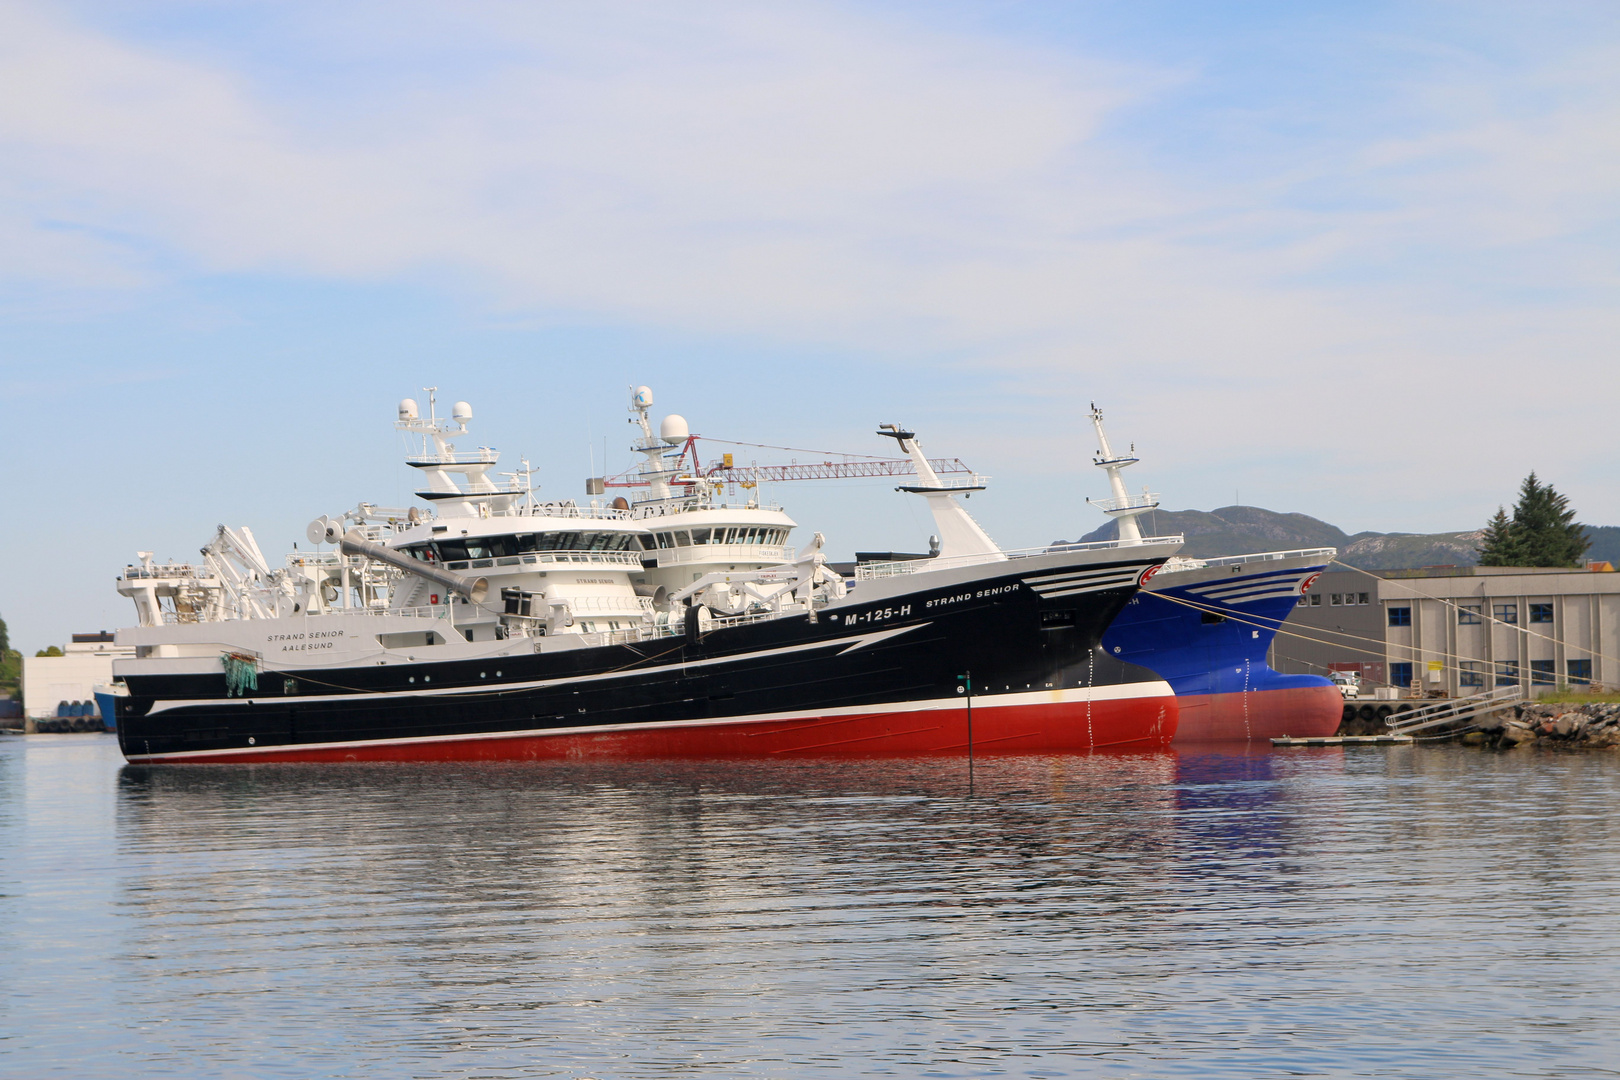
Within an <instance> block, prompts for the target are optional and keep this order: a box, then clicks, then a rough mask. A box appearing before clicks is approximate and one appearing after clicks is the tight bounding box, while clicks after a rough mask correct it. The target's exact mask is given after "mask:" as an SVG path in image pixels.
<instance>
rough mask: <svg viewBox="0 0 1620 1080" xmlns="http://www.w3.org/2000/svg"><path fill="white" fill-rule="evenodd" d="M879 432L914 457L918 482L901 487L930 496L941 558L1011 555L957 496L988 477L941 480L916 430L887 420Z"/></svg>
mask: <svg viewBox="0 0 1620 1080" xmlns="http://www.w3.org/2000/svg"><path fill="white" fill-rule="evenodd" d="M878 434H879V435H886V436H888V437H889V438H891V439H893V440H894V441H895V442H897V443H899V444H900V449H901V450H902V451H904V452H905V454H906V455H907V456H908V457H910V458H911V465H912V468H914V469H915V470H916V472H917V481H918V482H917V483H916V484H907V485H903V486H901V487H900V488H898V489H897V490H900V491H909V492H911V493H912V494H914V495H921V496H922V497H923V498H925V499H927V500H928V509H929V510H930V511H931V512H932V513H933V515H934V525H935V526H936V527H937V528H938V529H939V540H940V547H939V555H940V557H941V558H947V559H952V558H964V557H975V556H977V557H982V558H983V559H984V560H985V561H987V562H988V561H991V560H995V559H1005V558H1006V557H1007V556H1006V555H1005V554H1003V553H1002V550H1001V548H999V547H997V546H996V542H995V541H994V540H992V539H990V534H989V533H986V532H985V531H984V529H982V528H981V527H980V526H979V523H978V522H977V521H974V520H973V516H972V515H971V514H969V513H968V512H967V508H966V507H964V506H963V505H962V504H961V503H959V502H957V501H956V499H955V497H954V496H955V495H957V494H961V495H964V496H965V495H968V494H970V493H971V492H975V491H983V490H984V477H981V476H977V475H974V476H970V477H969V478H968V479H966V480H959V481H945V480H941V479H940V478H939V474H938V473H937V472H935V471H934V467H933V465H932V464H930V463H929V460H928V458H927V457H925V456H924V455H923V452H922V447H921V446H919V445H918V444H917V436H916V433H915V432H911V431H906V430H905V429H903V428H901V427H900V425H898V424H883V425H881V426H880V427H879V428H878Z"/></svg>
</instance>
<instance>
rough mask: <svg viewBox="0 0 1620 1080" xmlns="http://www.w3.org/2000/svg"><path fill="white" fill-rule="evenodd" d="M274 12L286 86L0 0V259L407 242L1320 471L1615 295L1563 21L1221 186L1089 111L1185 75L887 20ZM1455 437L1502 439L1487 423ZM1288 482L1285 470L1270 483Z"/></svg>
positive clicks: (1514, 365) (305, 259)
mask: <svg viewBox="0 0 1620 1080" xmlns="http://www.w3.org/2000/svg"><path fill="white" fill-rule="evenodd" d="M287 18H288V20H289V22H291V21H295V20H307V21H308V23H309V27H308V28H307V29H306V30H305V32H304V35H305V36H304V37H303V38H302V39H300V42H299V43H298V45H297V47H298V48H303V49H305V50H307V53H308V57H310V58H312V59H309V65H310V66H316V67H318V66H320V65H322V64H324V65H326V67H325V68H323V70H324V71H327V72H328V76H329V77H325V78H323V79H322V80H318V82H319V88H316V89H311V88H310V87H307V86H304V85H301V84H300V82H299V80H298V78H297V77H296V76H294V75H289V74H287V73H286V72H287V70H289V69H290V70H295V71H296V70H299V68H298V65H295V64H288V65H286V66H285V67H284V68H280V69H278V68H276V67H275V66H274V65H268V64H256V63H254V62H253V59H254V58H253V57H252V56H250V55H246V54H243V55H238V56H237V57H235V58H234V59H232V58H230V57H229V56H228V54H224V53H221V52H219V51H217V50H216V51H214V52H211V53H205V52H204V51H203V50H200V49H195V48H190V49H188V48H186V47H184V46H183V44H182V43H180V42H179V40H178V38H175V39H171V40H166V41H164V42H162V43H159V44H154V43H152V42H151V41H144V42H143V41H138V40H137V39H136V38H135V37H134V36H133V35H130V34H127V33H126V34H124V35H123V36H122V37H120V36H118V35H115V34H113V33H110V32H107V31H103V30H97V29H95V28H93V27H91V26H89V25H86V24H82V23H80V24H75V23H71V22H68V21H66V20H65V19H63V18H61V17H60V16H58V15H56V14H54V13H51V11H50V9H46V8H31V7H8V8H5V9H4V12H3V14H0V20H3V21H0V101H3V102H5V103H6V104H5V106H4V107H3V108H0V159H3V160H4V161H5V162H6V164H5V166H4V168H3V170H0V207H3V209H0V274H4V275H7V276H9V277H10V278H11V279H12V280H13V281H21V282H25V283H28V284H29V285H30V286H31V287H35V288H37V287H39V286H40V284H41V282H55V283H57V284H58V285H60V286H61V287H62V288H64V289H79V288H83V287H84V286H85V284H86V283H91V284H94V285H96V286H97V287H98V288H101V289H117V288H140V287H144V286H145V285H147V284H149V283H151V282H153V281H157V280H162V279H165V278H167V277H170V276H174V275H182V276H183V275H184V274H190V273H198V272H201V273H212V272H236V271H260V270H269V271H277V272H288V273H292V274H298V275H314V276H316V277H331V278H342V279H360V280H386V279H390V278H398V277H405V276H411V275H424V274H425V275H438V276H439V277H441V279H443V280H452V281H457V282H459V283H460V287H461V288H463V289H464V290H465V291H466V292H467V293H468V294H469V295H470V294H473V293H474V292H477V293H479V294H481V295H485V296H489V297H493V299H492V300H490V301H489V302H490V303H492V304H493V305H495V306H500V307H504V308H507V309H511V310H519V311H522V310H552V311H555V310H569V311H575V312H583V313H589V314H593V315H598V316H601V317H604V318H608V319H616V320H627V321H632V322H639V323H643V324H648V325H653V326H660V327H676V328H680V329H684V330H689V331H698V332H707V333H715V334H742V335H757V336H760V337H762V338H766V339H775V340H778V341H791V342H794V343H806V342H809V343H824V344H826V345H828V346H831V347H837V348H848V349H858V350H860V351H862V352H864V353H867V354H869V355H875V356H880V357H884V356H886V357H890V358H895V359H901V360H913V361H914V360H916V359H917V358H919V357H924V356H934V357H937V356H939V355H951V356H954V357H959V358H963V359H962V360H961V361H960V362H961V363H962V364H963V365H964V366H966V367H971V368H973V369H975V370H984V369H986V368H990V369H999V370H1001V371H1003V372H1005V373H1007V379H1008V383H1009V385H1011V386H1013V387H1016V388H1018V389H1017V391H1016V392H1018V393H1021V394H1024V395H1025V396H1026V397H1027V398H1028V399H1029V400H1031V401H1035V402H1037V404H1036V405H1033V406H1031V408H1032V409H1034V410H1036V411H1038V410H1039V408H1041V407H1043V406H1042V405H1040V404H1039V402H1040V399H1041V397H1042V394H1043V393H1044V392H1045V391H1046V390H1047V389H1049V388H1052V387H1058V388H1062V389H1064V390H1069V391H1072V392H1073V393H1075V394H1077V395H1079V396H1082V397H1084V396H1098V397H1107V396H1109V395H1113V396H1115V397H1116V398H1121V397H1130V398H1131V400H1133V402H1134V403H1136V404H1137V405H1138V406H1139V409H1140V411H1143V412H1145V411H1146V409H1147V408H1148V407H1149V406H1151V408H1152V409H1153V410H1155V412H1156V415H1155V416H1154V418H1153V426H1154V427H1156V428H1159V429H1160V430H1161V431H1162V432H1163V434H1162V436H1161V445H1163V446H1164V447H1165V449H1166V451H1167V452H1168V455H1169V457H1170V459H1171V461H1172V462H1180V463H1185V464H1186V465H1187V467H1189V468H1190V467H1193V466H1194V465H1196V464H1197V463H1199V462H1200V461H1203V460H1207V459H1209V458H1210V454H1209V451H1208V447H1209V446H1210V445H1211V443H1212V442H1219V444H1220V445H1222V446H1223V447H1230V448H1231V449H1230V450H1223V451H1222V454H1224V455H1225V456H1224V457H1222V456H1221V455H1217V458H1219V459H1220V460H1221V461H1224V462H1226V463H1227V465H1228V466H1229V465H1230V464H1231V463H1232V462H1233V461H1235V460H1241V459H1243V457H1244V455H1250V457H1251V459H1254V460H1258V459H1261V458H1263V456H1264V455H1267V454H1272V455H1278V454H1287V455H1291V456H1292V457H1294V458H1295V459H1297V458H1298V457H1299V456H1300V455H1301V454H1307V455H1309V457H1310V459H1311V460H1312V462H1313V468H1314V470H1315V472H1314V474H1313V475H1314V477H1316V478H1318V479H1319V480H1320V481H1321V482H1325V483H1327V484H1333V483H1340V484H1343V483H1359V482H1366V480H1367V478H1369V477H1372V476H1375V475H1381V474H1387V473H1388V471H1389V470H1391V469H1407V470H1412V469H1418V470H1420V471H1424V472H1425V474H1426V475H1428V476H1430V477H1431V478H1432V479H1431V480H1430V481H1429V482H1427V486H1428V487H1429V488H1430V489H1431V490H1432V489H1434V487H1436V486H1437V481H1438V478H1439V476H1441V475H1444V474H1445V473H1447V472H1449V471H1450V469H1451V467H1452V466H1451V464H1450V463H1449V462H1448V455H1449V454H1450V450H1449V446H1450V444H1449V443H1448V442H1447V441H1446V440H1447V439H1448V438H1454V436H1450V435H1442V434H1439V433H1437V432H1435V431H1434V430H1433V428H1432V427H1427V426H1425V424H1426V423H1427V421H1426V422H1424V423H1419V424H1414V423H1413V417H1414V416H1433V415H1434V413H1435V412H1436V411H1437V410H1438V411H1441V412H1444V411H1446V410H1454V409H1455V408H1456V407H1457V402H1458V401H1459V400H1467V395H1469V394H1477V393H1481V392H1483V393H1485V394H1487V395H1489V394H1501V393H1503V392H1511V393H1513V395H1514V400H1515V403H1516V405H1517V406H1518V407H1519V408H1520V409H1521V410H1528V411H1529V412H1530V413H1531V414H1533V415H1534V416H1544V415H1549V414H1551V413H1554V412H1556V411H1558V410H1564V411H1565V413H1566V415H1572V416H1573V418H1574V419H1575V420H1576V421H1577V422H1578V423H1587V422H1591V421H1592V420H1594V419H1595V417H1596V413H1595V410H1596V409H1597V408H1598V405H1597V404H1596V403H1595V402H1594V401H1592V400H1579V401H1574V402H1571V401H1569V400H1568V395H1567V393H1565V392H1564V391H1563V389H1561V388H1560V387H1557V386H1555V385H1553V380H1563V381H1567V380H1574V379H1580V378H1582V377H1585V376H1593V375H1595V374H1596V373H1597V371H1598V370H1599V366H1600V365H1601V364H1602V363H1604V362H1606V360H1607V358H1608V352H1607V350H1608V348H1609V346H1608V344H1607V343H1608V342H1610V341H1612V340H1614V331H1615V330H1616V329H1617V326H1616V317H1615V315H1614V313H1613V312H1614V308H1613V305H1612V303H1610V304H1607V305H1606V304H1604V303H1603V302H1601V301H1602V299H1603V298H1604V297H1607V298H1609V299H1611V300H1612V295H1613V289H1614V272H1613V262H1612V256H1613V246H1612V245H1613V241H1614V237H1613V227H1614V211H1613V193H1614V191H1615V189H1616V186H1617V184H1620V107H1617V106H1616V104H1615V102H1616V101H1617V100H1620V98H1617V96H1616V94H1615V93H1614V91H1615V90H1616V89H1617V87H1616V86H1615V82H1616V76H1615V75H1614V72H1615V71H1620V63H1615V62H1614V61H1615V60H1616V59H1617V57H1616V55H1615V53H1614V51H1613V50H1612V49H1609V48H1606V47H1605V46H1603V45H1602V44H1601V43H1597V44H1592V45H1586V44H1579V43H1577V44H1571V45H1570V46H1569V47H1568V48H1566V49H1565V50H1564V52H1563V53H1561V54H1560V55H1559V56H1557V57H1556V60H1557V62H1556V63H1554V64H1542V65H1540V66H1535V67H1533V68H1531V69H1529V70H1524V71H1518V70H1503V69H1501V68H1500V67H1494V68H1493V67H1491V66H1490V65H1486V64H1483V63H1482V62H1479V61H1477V60H1476V59H1473V58H1470V57H1466V56H1464V57H1460V58H1459V56H1457V55H1455V54H1454V53H1448V54H1445V55H1437V56H1436V57H1431V63H1430V65H1429V66H1428V67H1424V68H1421V69H1420V71H1419V73H1418V74H1415V75H1413V76H1410V77H1409V79H1410V81H1409V83H1408V85H1406V86H1404V87H1400V88H1397V91H1396V96H1397V98H1398V99H1400V102H1401V104H1402V106H1403V107H1404V108H1405V109H1406V110H1407V111H1406V114H1405V115H1404V116H1403V122H1402V124H1401V130H1402V132H1403V134H1402V135H1401V136H1400V137H1399V138H1397V137H1394V136H1383V137H1373V138H1370V139H1363V140H1362V142H1361V143H1359V144H1357V143H1356V142H1354V141H1353V140H1352V141H1350V142H1348V143H1343V142H1335V141H1333V140H1325V141H1323V142H1322V143H1320V144H1313V145H1310V146H1302V147H1301V148H1300V151H1299V152H1298V153H1297V154H1295V155H1293V157H1292V158H1291V160H1290V161H1289V162H1288V164H1287V167H1286V168H1279V169H1278V170H1276V171H1275V172H1273V173H1272V174H1271V175H1268V176H1265V177H1262V178H1260V179H1258V180H1255V181H1252V182H1250V183H1248V184H1238V183H1236V182H1232V181H1215V180H1212V179H1209V178H1205V177H1202V176H1200V175H1198V174H1197V173H1196V172H1194V171H1192V170H1190V169H1188V170H1185V171H1183V172H1180V173H1177V174H1175V175H1171V174H1170V172H1169V171H1168V170H1167V169H1166V168H1165V166H1164V165H1163V164H1162V162H1161V163H1160V164H1157V165H1155V164H1153V163H1152V162H1153V159H1151V158H1150V157H1149V155H1148V154H1147V153H1146V151H1144V150H1143V149H1142V148H1141V147H1139V146H1137V145H1136V144H1135V143H1133V140H1132V139H1131V138H1130V137H1129V135H1128V134H1122V133H1121V131H1120V127H1121V121H1122V118H1125V117H1129V116H1131V115H1134V113H1133V110H1135V109H1137V107H1139V106H1141V105H1143V104H1144V103H1146V102H1151V101H1161V100H1162V99H1163V98H1164V96H1165V95H1169V94H1172V93H1173V92H1174V91H1175V90H1176V88H1178V87H1179V86H1181V85H1183V84H1184V83H1185V82H1187V81H1188V80H1191V79H1193V78H1194V77H1193V76H1192V75H1189V74H1186V73H1184V72H1178V71H1171V70H1166V69H1152V68H1146V67H1141V66H1137V67H1132V66H1126V65H1121V64H1117V63H1111V62H1106V61H1103V60H1098V59H1096V58H1094V57H1090V56H1087V55H1084V54H1081V53H1078V52H1076V51H1074V50H1073V48H1068V49H1059V48H1057V47H1045V46H1038V45H1035V44H1031V43H1028V42H1016V41H1012V40H1002V41H997V40H992V39H986V38H968V37H965V36H962V35H959V34H952V33H948V32H945V31H942V30H935V29H927V28H924V27H923V26H921V25H920V24H919V23H908V22H905V21H903V20H901V19H899V18H898V17H895V18H891V19H879V18H874V17H870V16H868V15H864V14H860V13H857V12H852V11H851V10H849V9H843V8H837V7H806V6H798V7H772V6H761V5H748V4H715V5H680V6H676V7H670V6H652V5H629V4H611V3H603V4H592V5H588V6H536V5H530V4H484V5H469V6H463V7H460V8H458V10H457V11H456V12H455V14H454V15H451V14H447V13H446V10H445V9H442V8H439V7H437V6H431V7H420V8H415V9H410V8H398V7H393V6H390V7H387V8H377V9H373V10H371V11H369V12H366V13H364V14H363V15H360V16H356V15H334V14H332V13H329V12H326V11H324V10H320V9H311V10H308V11H302V12H298V13H295V14H290V15H288V16H287ZM345 20H346V21H345ZM440 40H442V41H445V42H448V43H450V44H448V45H446V47H445V53H444V56H437V55H436V54H434V52H433V50H434V47H435V42H437V41H440ZM446 57H448V59H447V58H446ZM346 60H352V61H353V63H354V65H355V70H353V71H346V70H345V67H344V64H345V61H346ZM333 72H335V74H332V73H333ZM1604 230H1608V231H1607V232H1605V231H1604ZM176 267H179V268H180V269H176ZM1526 291H1535V292H1537V293H1538V294H1539V293H1560V292H1562V293H1567V294H1571V295H1579V296H1580V297H1583V298H1584V299H1582V300H1581V301H1580V302H1568V301H1563V302H1559V303H1557V304H1554V305H1552V306H1550V307H1549V306H1548V305H1547V304H1546V302H1545V301H1544V300H1543V299H1540V298H1539V297H1538V298H1535V299H1532V300H1523V299H1522V298H1520V297H1519V296H1518V295H1517V294H1519V293H1524V292H1526ZM1594 298H1596V299H1594ZM1537 357H1539V358H1541V359H1540V361H1539V363H1540V367H1539V373H1540V374H1541V375H1542V376H1544V377H1543V378H1542V379H1540V380H1537V379H1525V378H1523V371H1524V365H1525V364H1526V363H1527V361H1530V360H1532V358H1537ZM1549 377H1550V378H1549ZM1350 401H1356V402H1358V403H1360V404H1358V405H1356V406H1355V407H1353V408H1352V407H1350V406H1348V405H1340V404H1339V403H1340V402H1350ZM1352 413H1353V414H1354V416H1355V420H1354V422H1353V424H1352V423H1350V422H1349V420H1348V416H1349V415H1350V414H1352ZM1339 421H1343V422H1342V423H1340V422H1339ZM1142 438H1143V439H1144V440H1146V438H1147V433H1142ZM1582 446H1583V447H1584V448H1587V449H1584V450H1581V451H1575V450H1572V451H1569V453H1570V454H1575V453H1579V452H1586V453H1589V452H1590V450H1589V447H1590V444H1589V443H1583V444H1582ZM1010 452H1011V451H1010V450H1009V453H1010ZM1559 452H1561V451H1557V450H1554V451H1553V453H1555V454H1556V453H1559ZM1043 458H1044V454H1042V452H1041V451H1040V450H1039V448H1038V447H1031V449H1030V450H1029V451H1028V452H1027V453H1026V454H1025V455H1020V456H1018V457H1017V458H1016V459H1015V461H1016V463H1017V464H1018V465H1019V466H1021V467H1038V466H1040V464H1041V463H1042V460H1043ZM1482 459H1483V463H1484V464H1487V465H1489V466H1490V467H1491V468H1501V469H1507V470H1510V471H1512V470H1518V469H1519V466H1518V465H1516V464H1514V461H1515V460H1516V459H1514V458H1513V457H1512V451H1511V448H1509V447H1506V446H1503V445H1501V444H1497V443H1489V444H1487V445H1484V446H1482V447H1479V448H1476V450H1475V451H1474V462H1475V464H1476V465H1478V464H1480V463H1481V462H1482ZM1520 471H1522V470H1520ZM1311 482H1312V479H1311V478H1309V477H1301V476H1300V475H1298V470H1295V477H1294V479H1293V480H1291V481H1289V483H1292V484H1293V485H1294V487H1293V489H1291V492H1290V494H1291V495H1292V496H1293V497H1294V498H1295V499H1296V504H1297V501H1298V498H1299V495H1300V490H1301V489H1302V488H1304V487H1305V486H1306V485H1308V484H1309V483H1311ZM1491 482H1492V483H1494V479H1493V480H1492V481H1491ZM1424 486H1425V485H1424V484H1421V483H1420V484H1419V485H1418V489H1419V490H1421V489H1422V488H1423V487H1424ZM1616 494H1620V493H1617V492H1616V491H1615V490H1614V488H1612V487H1610V488H1607V489H1605V494H1604V497H1605V498H1608V499H1609V500H1610V502H1611V504H1612V503H1613V500H1614V498H1615V496H1616ZM1420 501H1421V500H1420V499H1419V498H1418V497H1417V496H1414V503H1417V502H1420ZM1311 508H1313V509H1319V507H1311Z"/></svg>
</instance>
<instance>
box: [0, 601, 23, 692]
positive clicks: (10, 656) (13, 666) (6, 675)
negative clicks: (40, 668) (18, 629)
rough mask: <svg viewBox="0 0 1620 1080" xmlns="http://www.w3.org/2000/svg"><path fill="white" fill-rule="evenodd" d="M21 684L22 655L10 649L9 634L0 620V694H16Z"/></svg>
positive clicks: (2, 620) (4, 623)
mask: <svg viewBox="0 0 1620 1080" xmlns="http://www.w3.org/2000/svg"><path fill="white" fill-rule="evenodd" d="M21 683H22V653H19V652H14V651H13V650H12V648H11V632H10V631H9V630H7V629H6V620H4V619H0V694H16V693H17V688H18V686H20V685H21Z"/></svg>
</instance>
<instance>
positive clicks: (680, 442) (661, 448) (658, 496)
mask: <svg viewBox="0 0 1620 1080" xmlns="http://www.w3.org/2000/svg"><path fill="white" fill-rule="evenodd" d="M652 403H653V393H652V390H651V389H649V388H648V387H645V386H638V387H636V388H635V389H634V390H632V391H631V392H630V422H631V423H632V424H635V425H636V426H638V427H639V428H641V438H639V439H637V440H636V441H635V442H634V443H632V444H631V445H630V448H631V449H632V450H634V451H635V452H636V453H638V454H643V455H645V456H646V459H647V460H645V461H643V462H642V463H641V470H640V475H641V479H642V481H643V482H644V483H645V484H646V485H647V488H648V495H647V498H648V500H649V501H652V502H657V501H659V500H662V499H668V498H670V496H671V493H672V489H671V487H670V481H671V480H673V479H675V477H676V476H678V475H680V472H681V468H680V461H681V455H682V454H683V453H684V447H685V444H686V439H687V434H688V432H687V427H686V420H685V419H683V418H682V417H679V416H676V415H675V414H673V413H671V414H670V415H669V416H666V417H664V422H663V423H662V424H661V425H659V433H658V434H657V435H654V434H653V429H652V422H651V421H650V420H649V419H648V418H647V412H648V410H649V409H651V408H652ZM672 447H673V448H675V449H674V451H673V452H671V448H672Z"/></svg>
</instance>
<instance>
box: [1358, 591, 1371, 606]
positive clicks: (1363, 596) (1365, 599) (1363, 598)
mask: <svg viewBox="0 0 1620 1080" xmlns="http://www.w3.org/2000/svg"><path fill="white" fill-rule="evenodd" d="M1356 603H1358V604H1370V603H1372V597H1371V596H1369V595H1368V594H1366V593H1362V594H1361V598H1360V599H1358V600H1357V601H1356Z"/></svg>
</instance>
